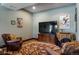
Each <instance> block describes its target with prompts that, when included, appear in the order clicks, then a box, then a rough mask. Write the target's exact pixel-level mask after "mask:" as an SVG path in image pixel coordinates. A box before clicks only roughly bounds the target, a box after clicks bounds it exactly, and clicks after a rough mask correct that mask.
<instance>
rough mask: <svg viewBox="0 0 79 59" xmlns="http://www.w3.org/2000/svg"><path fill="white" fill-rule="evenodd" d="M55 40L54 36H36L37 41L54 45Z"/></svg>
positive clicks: (43, 34)
mask: <svg viewBox="0 0 79 59" xmlns="http://www.w3.org/2000/svg"><path fill="white" fill-rule="evenodd" d="M55 40H56V38H55V35H52V34H45V33H40V34H38V41H41V42H47V43H52V44H55Z"/></svg>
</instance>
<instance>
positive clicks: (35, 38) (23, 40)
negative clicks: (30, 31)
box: [23, 38, 38, 42]
mask: <svg viewBox="0 0 79 59" xmlns="http://www.w3.org/2000/svg"><path fill="white" fill-rule="evenodd" d="M32 39H34V40H37V39H38V38H29V39H25V40H23V42H25V41H29V40H32Z"/></svg>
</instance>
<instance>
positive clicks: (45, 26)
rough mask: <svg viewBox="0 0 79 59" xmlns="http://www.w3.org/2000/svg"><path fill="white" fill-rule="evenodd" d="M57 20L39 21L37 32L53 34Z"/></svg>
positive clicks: (55, 30)
mask: <svg viewBox="0 0 79 59" xmlns="http://www.w3.org/2000/svg"><path fill="white" fill-rule="evenodd" d="M57 27H58V26H57V21H50V22H39V33H51V34H55V33H56V32H57V30H58V28H57Z"/></svg>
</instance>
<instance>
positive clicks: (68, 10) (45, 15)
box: [33, 5, 75, 37]
mask: <svg viewBox="0 0 79 59" xmlns="http://www.w3.org/2000/svg"><path fill="white" fill-rule="evenodd" d="M64 14H70V29H67V30H63V31H64V32H72V33H75V18H74V17H75V5H69V6H64V7H61V8H55V9H51V10H47V11H44V12H39V13H35V14H33V37H38V36H37V34H38V33H39V31H38V30H39V27H38V23H39V22H45V21H56V20H57V21H58V20H59V17H60V16H61V15H64Z"/></svg>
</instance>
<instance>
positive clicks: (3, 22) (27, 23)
mask: <svg viewBox="0 0 79 59" xmlns="http://www.w3.org/2000/svg"><path fill="white" fill-rule="evenodd" d="M18 17H20V18H23V28H17V25H11V20H15V21H16V20H17V18H18ZM3 33H12V34H16V35H18V36H21V37H23V38H26V39H28V38H31V37H32V14H30V13H28V12H26V11H24V10H18V11H13V10H9V9H7V8H5V7H3V6H0V45H2V44H3V41H2V38H1V34H3Z"/></svg>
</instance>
